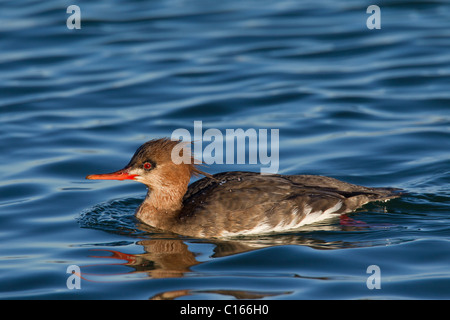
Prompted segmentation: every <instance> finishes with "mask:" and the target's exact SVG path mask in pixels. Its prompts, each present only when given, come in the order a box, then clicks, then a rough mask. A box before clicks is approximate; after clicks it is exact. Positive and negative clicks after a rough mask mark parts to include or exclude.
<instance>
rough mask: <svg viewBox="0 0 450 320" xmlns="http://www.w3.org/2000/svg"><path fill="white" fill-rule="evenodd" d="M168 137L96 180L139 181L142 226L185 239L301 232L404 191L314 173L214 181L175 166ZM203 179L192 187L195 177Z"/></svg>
mask: <svg viewBox="0 0 450 320" xmlns="http://www.w3.org/2000/svg"><path fill="white" fill-rule="evenodd" d="M178 143H179V142H178V141H172V140H169V139H166V138H163V139H155V140H151V141H148V142H146V143H144V144H143V145H142V146H140V147H139V148H138V149H137V151H136V152H135V154H134V155H133V157H132V158H131V161H130V162H129V163H128V164H127V165H126V166H125V168H123V169H121V170H119V171H116V172H113V173H107V174H94V175H89V176H87V177H86V179H91V180H136V181H139V182H142V183H144V184H145V185H146V186H147V187H148V193H147V196H146V198H145V200H144V201H143V203H142V204H141V205H140V206H139V208H138V209H137V210H136V216H137V218H138V219H140V220H141V221H142V222H144V223H146V224H148V225H150V226H153V227H156V228H158V229H162V230H165V231H170V232H174V233H177V234H181V235H186V236H192V237H207V238H223V237H233V236H240V235H252V234H266V233H271V232H284V231H289V230H293V229H297V228H299V227H301V226H302V225H305V224H309V223H313V222H316V221H320V220H323V219H326V218H330V217H333V216H339V215H341V214H344V213H348V212H351V211H354V210H355V209H357V208H359V207H361V206H362V205H364V204H366V203H368V202H371V201H386V200H389V199H392V198H396V197H398V196H399V195H400V194H399V193H398V192H396V190H398V189H392V188H368V187H363V186H358V185H354V184H350V183H346V182H342V181H339V180H336V179H334V178H329V177H324V176H314V175H279V174H273V175H261V174H259V173H256V172H242V171H235V172H223V173H218V174H214V175H209V174H207V173H205V172H202V171H200V170H199V169H198V168H197V167H196V166H195V165H194V164H193V163H194V162H193V161H191V162H192V163H191V164H189V163H187V164H186V163H180V164H175V163H174V162H173V161H172V159H171V153H172V149H173V148H174V147H175V146H176V145H177V144H178ZM198 174H202V175H205V178H203V179H200V180H198V181H196V182H194V183H192V184H191V185H189V181H190V179H191V176H192V175H198Z"/></svg>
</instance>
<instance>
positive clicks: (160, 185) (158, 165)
mask: <svg viewBox="0 0 450 320" xmlns="http://www.w3.org/2000/svg"><path fill="white" fill-rule="evenodd" d="M181 144H182V142H179V141H172V140H170V139H167V138H163V139H155V140H150V141H148V142H146V143H144V144H143V145H141V146H140V147H139V148H138V149H137V150H136V152H135V153H134V155H133V157H132V158H131V160H130V162H129V163H128V164H127V165H126V166H125V168H123V169H121V170H119V171H116V172H112V173H106V174H92V175H89V176H87V177H86V179H90V180H136V181H139V182H142V183H143V184H145V185H147V186H148V188H149V189H150V190H152V191H156V190H158V191H160V192H164V191H167V192H175V191H178V190H179V192H182V194H183V195H184V193H185V192H186V189H187V185H188V184H189V180H190V178H191V175H192V174H203V175H208V174H206V173H203V172H202V171H200V170H199V169H197V168H196V167H195V165H194V161H193V160H194V159H193V158H192V157H191V156H190V155H189V159H190V160H191V161H186V162H188V163H179V164H176V163H175V162H173V161H172V151H173V150H174V148H175V147H176V146H177V148H178V149H176V150H180V151H179V152H181V153H182V152H186V150H187V148H180V146H181ZM179 192H177V193H179Z"/></svg>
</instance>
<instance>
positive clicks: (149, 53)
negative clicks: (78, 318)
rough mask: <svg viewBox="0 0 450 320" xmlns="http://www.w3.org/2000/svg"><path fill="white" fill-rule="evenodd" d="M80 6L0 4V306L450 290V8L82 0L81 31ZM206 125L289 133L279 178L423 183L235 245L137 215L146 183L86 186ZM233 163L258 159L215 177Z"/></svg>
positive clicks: (442, 294) (446, 293) (424, 295)
mask: <svg viewBox="0 0 450 320" xmlns="http://www.w3.org/2000/svg"><path fill="white" fill-rule="evenodd" d="M71 4H74V3H72V2H70V1H31V0H28V1H15V2H14V1H7V2H2V4H1V10H0V22H1V23H0V48H1V50H0V150H1V153H0V181H1V182H0V243H1V246H0V298H1V299H153V298H156V299H241V298H246V299H248V298H255V299H366V298H368V299H449V298H450V268H449V266H450V241H449V238H450V187H449V182H450V176H449V173H450V4H449V2H448V1H432V2H431V1H409V4H403V2H402V1H383V2H382V3H381V4H380V7H381V29H380V30H369V29H368V28H367V27H366V19H367V18H368V17H369V14H367V13H366V9H367V7H368V6H369V5H370V4H373V3H371V2H368V1H360V0H358V1H345V2H343V1H331V0H328V1H327V0H314V1H294V0H286V1H284V0H281V1H260V0H259V1H256V0H255V1H251V0H240V1H222V2H220V3H219V2H218V1H206V0H204V1H197V0H195V1H194V0H193V1H188V0H186V1H182V0H169V1H138V0H135V1H131V0H127V1H125V0H123V1H120V0H118V1H106V0H104V1H95V2H89V1H78V2H77V3H76V4H78V5H79V6H80V8H81V29H80V30H69V29H68V28H67V27H66V19H67V18H68V17H69V14H67V13H66V9H67V7H68V6H69V5H71ZM194 121H202V122H203V127H204V129H205V130H206V129H207V128H216V129H219V130H221V131H222V132H225V130H226V129H227V128H230V129H235V128H243V129H247V128H255V129H261V128H266V129H279V132H280V143H279V149H280V168H279V173H283V174H300V173H309V174H323V175H329V176H333V177H336V178H339V179H343V180H345V181H348V182H352V183H359V184H364V185H368V186H392V187H397V188H404V189H406V190H407V191H408V192H409V194H408V195H407V196H405V197H403V198H401V199H396V200H393V201H390V202H388V203H386V204H382V205H381V204H373V205H368V206H366V207H364V208H363V209H361V210H359V211H358V212H355V213H353V214H351V215H350V216H351V218H353V219H355V220H357V221H361V223H358V224H356V225H355V226H353V225H342V224H341V223H340V221H339V219H336V220H329V221H325V222H322V223H320V224H316V225H313V226H310V227H308V228H305V229H302V230H299V231H297V232H291V233H286V234H282V235H268V236H262V237H253V238H246V239H240V240H239V241H226V242H225V241H210V240H206V239H191V238H185V237H177V236H174V235H170V234H163V233H160V232H157V231H155V230H153V229H151V228H149V227H146V226H144V225H142V224H140V223H139V222H138V221H137V220H136V219H135V218H134V215H133V214H134V210H135V208H136V207H137V206H138V205H139V203H140V202H141V201H142V199H143V197H144V194H145V192H146V189H145V187H144V186H143V185H141V184H139V183H135V182H117V181H110V182H108V181H87V180H85V179H84V177H85V176H86V175H87V174H91V173H100V172H110V171H113V170H116V169H120V168H121V167H122V166H123V165H125V164H126V163H127V162H128V160H129V158H130V156H131V155H132V154H133V152H134V151H135V149H136V148H137V147H138V146H139V145H140V144H142V143H143V142H145V141H147V140H149V139H152V138H156V137H163V136H170V135H171V133H172V131H173V130H175V129H177V128H186V129H188V130H190V131H191V132H192V130H193V124H194ZM227 170H258V167H257V168H256V169H255V167H254V166H249V165H245V164H244V165H211V166H209V167H208V168H206V171H208V172H209V173H217V172H221V171H227ZM69 265H77V266H79V267H80V268H81V272H82V276H83V280H82V281H81V289H73V290H69V289H68V288H67V286H66V280H67V278H68V276H69V274H67V273H66V271H67V267H68V266H69ZM370 265H376V266H378V267H379V268H380V272H381V278H380V281H381V289H373V290H370V289H368V287H367V285H366V280H367V279H368V277H369V276H370V275H371V274H370V273H367V272H366V271H367V268H368V266H370Z"/></svg>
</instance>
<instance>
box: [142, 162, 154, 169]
mask: <svg viewBox="0 0 450 320" xmlns="http://www.w3.org/2000/svg"><path fill="white" fill-rule="evenodd" d="M151 167H152V164H151V163H150V162H146V163H144V169H150V168H151Z"/></svg>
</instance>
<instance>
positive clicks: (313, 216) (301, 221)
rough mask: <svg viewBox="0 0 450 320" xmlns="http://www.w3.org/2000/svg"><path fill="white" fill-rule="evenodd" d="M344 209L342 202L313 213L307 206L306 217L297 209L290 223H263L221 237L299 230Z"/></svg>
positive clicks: (305, 209) (223, 233) (226, 232)
mask: <svg viewBox="0 0 450 320" xmlns="http://www.w3.org/2000/svg"><path fill="white" fill-rule="evenodd" d="M341 207H342V201H339V202H337V203H336V204H335V205H334V206H333V207H331V208H329V209H327V210H325V211H322V210H319V211H315V212H311V211H312V207H311V206H309V205H305V208H304V215H303V214H299V210H298V208H295V209H294V210H292V212H291V217H292V218H291V219H290V220H289V221H280V222H279V223H278V224H277V225H276V226H274V227H273V226H271V225H270V224H268V223H267V221H262V222H261V223H260V224H258V225H257V226H256V227H254V228H252V229H248V230H244V231H242V232H228V231H224V232H222V234H221V235H220V236H221V237H235V236H244V235H254V234H267V233H272V232H283V231H288V230H292V229H297V228H299V227H301V226H303V225H306V224H311V223H315V222H318V221H322V220H325V219H329V218H332V217H335V215H333V213H334V212H336V211H338V210H339V209H340V208H341Z"/></svg>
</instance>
